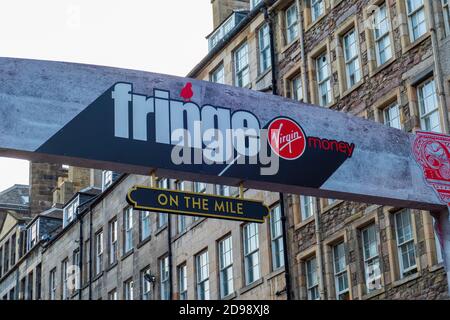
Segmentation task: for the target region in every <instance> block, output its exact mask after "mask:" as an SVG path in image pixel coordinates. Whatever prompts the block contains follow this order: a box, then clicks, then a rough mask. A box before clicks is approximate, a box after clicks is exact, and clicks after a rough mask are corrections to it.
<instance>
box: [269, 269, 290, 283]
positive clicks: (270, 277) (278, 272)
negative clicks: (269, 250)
mask: <svg viewBox="0 0 450 320" xmlns="http://www.w3.org/2000/svg"><path fill="white" fill-rule="evenodd" d="M284 272H285V267H281V268H279V269H277V270H275V271H273V272H272V273H270V274H268V275H267V276H266V277H265V278H266V280H267V281H269V280H271V279H273V278H275V277H277V276H279V275H281V274H283V273H284Z"/></svg>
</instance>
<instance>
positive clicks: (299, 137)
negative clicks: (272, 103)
mask: <svg viewBox="0 0 450 320" xmlns="http://www.w3.org/2000/svg"><path fill="white" fill-rule="evenodd" d="M268 134H269V136H268V140H269V144H270V147H271V148H272V150H273V152H275V153H276V154H277V155H278V156H279V157H281V158H283V159H285V160H295V159H298V158H300V157H301V156H302V155H303V153H304V152H305V149H306V136H305V133H304V132H303V130H302V128H300V126H299V125H298V124H297V123H296V122H295V121H293V120H291V119H288V118H277V119H275V120H273V121H272V122H271V123H270V125H269V128H268Z"/></svg>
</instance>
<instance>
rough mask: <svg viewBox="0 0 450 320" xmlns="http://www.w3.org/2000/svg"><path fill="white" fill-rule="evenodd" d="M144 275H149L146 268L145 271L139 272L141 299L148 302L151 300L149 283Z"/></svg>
mask: <svg viewBox="0 0 450 320" xmlns="http://www.w3.org/2000/svg"><path fill="white" fill-rule="evenodd" d="M145 275H150V268H149V267H147V268H146V269H144V270H142V272H141V291H142V294H141V298H142V300H150V298H151V291H152V288H151V284H152V283H151V282H150V281H149V280H147V279H146V277H145Z"/></svg>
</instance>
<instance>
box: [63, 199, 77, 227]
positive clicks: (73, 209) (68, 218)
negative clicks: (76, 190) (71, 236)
mask: <svg viewBox="0 0 450 320" xmlns="http://www.w3.org/2000/svg"><path fill="white" fill-rule="evenodd" d="M79 204H80V198H79V197H76V198H75V199H74V200H73V201H72V202H70V203H69V204H68V205H67V206H66V207H65V208H64V221H63V227H64V228H65V227H66V226H67V225H68V224H69V223H71V222H72V221H73V220H74V219H75V217H76V216H77V208H78V206H79Z"/></svg>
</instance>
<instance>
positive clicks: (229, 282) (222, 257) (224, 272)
mask: <svg viewBox="0 0 450 320" xmlns="http://www.w3.org/2000/svg"><path fill="white" fill-rule="evenodd" d="M227 241H229V248H228V247H224V246H225V243H226V242H227ZM226 249H229V250H226ZM218 252H219V283H220V297H221V298H222V299H223V298H226V297H228V296H229V295H231V294H232V293H233V292H234V270H233V236H232V235H231V234H230V235H228V236H226V237H224V238H222V239H221V240H220V241H219V242H218ZM227 255H228V256H230V259H229V260H230V261H229V262H228V263H227V261H226V260H228V258H227ZM230 274H231V279H230V277H229V276H230ZM225 284H226V286H225Z"/></svg>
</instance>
